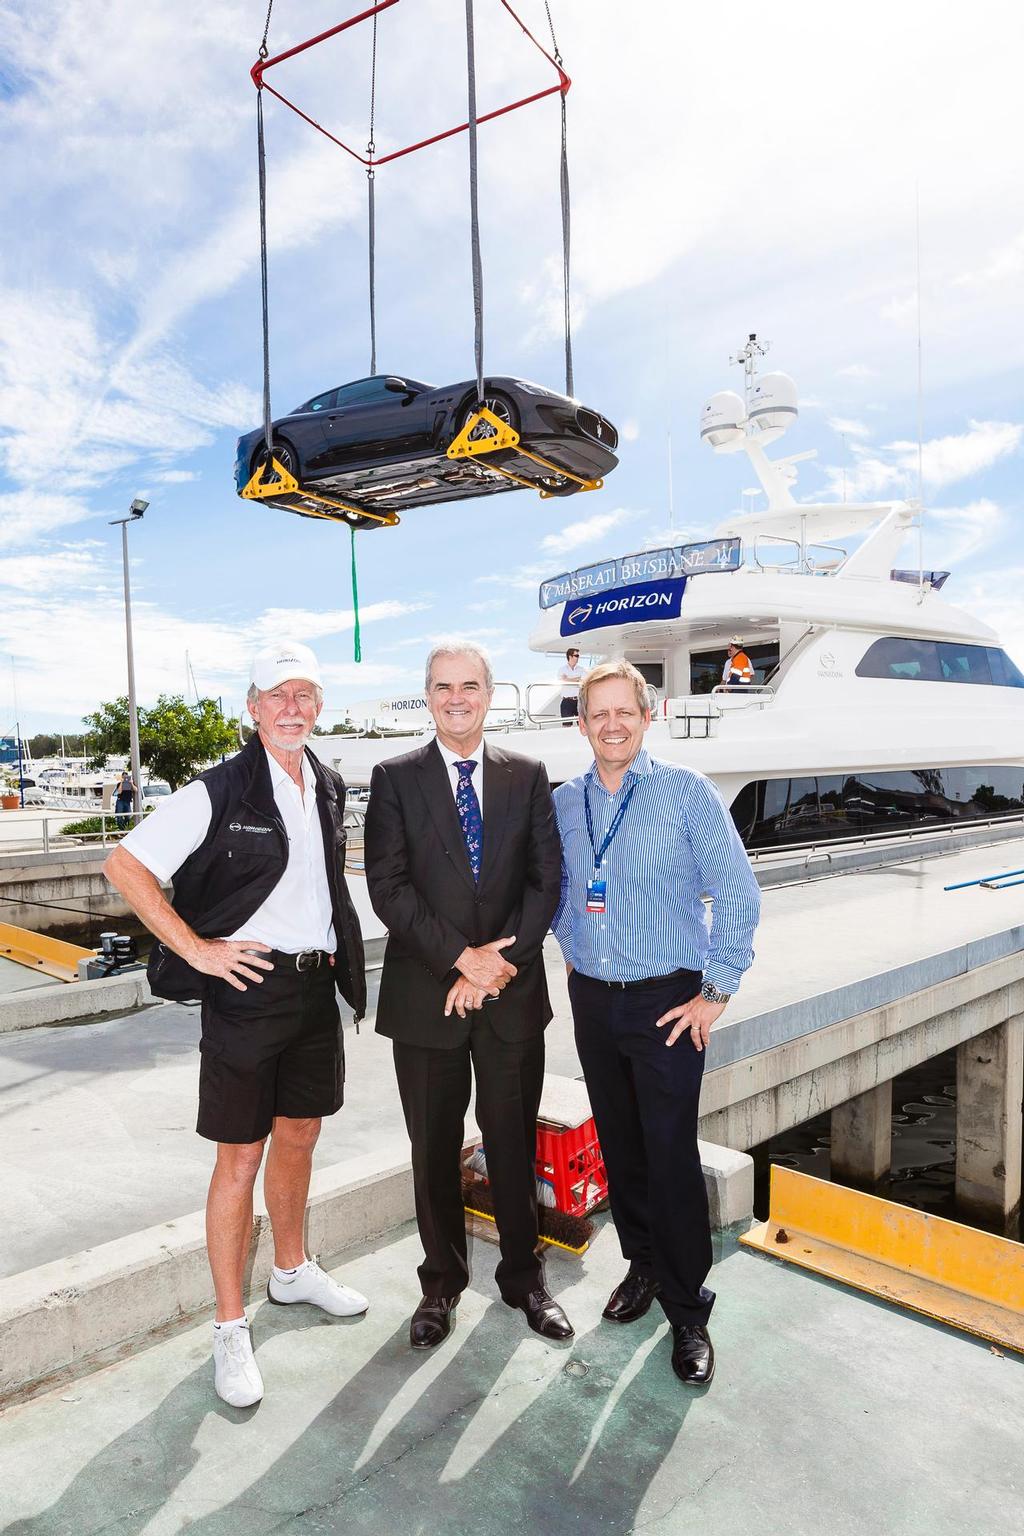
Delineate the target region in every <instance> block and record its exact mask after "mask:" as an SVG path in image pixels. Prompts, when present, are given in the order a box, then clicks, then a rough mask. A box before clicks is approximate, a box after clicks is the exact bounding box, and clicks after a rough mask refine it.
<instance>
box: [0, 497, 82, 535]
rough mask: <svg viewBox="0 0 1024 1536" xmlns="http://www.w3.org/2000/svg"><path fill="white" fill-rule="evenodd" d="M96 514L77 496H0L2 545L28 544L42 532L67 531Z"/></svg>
mask: <svg viewBox="0 0 1024 1536" xmlns="http://www.w3.org/2000/svg"><path fill="white" fill-rule="evenodd" d="M96 515H97V514H96V513H94V512H93V511H92V510H91V509H90V508H89V507H88V506H86V504H85V502H83V501H79V500H78V499H77V497H74V496H61V495H55V494H53V493H51V492H46V491H9V492H7V493H6V494H5V495H0V546H2V545H8V546H9V545H12V544H25V543H27V542H29V541H30V540H32V539H36V538H38V537H39V535H40V534H42V533H52V532H53V530H54V529H56V528H66V527H67V526H68V524H70V523H80V522H83V521H84V520H85V519H86V518H88V517H95V516H96Z"/></svg>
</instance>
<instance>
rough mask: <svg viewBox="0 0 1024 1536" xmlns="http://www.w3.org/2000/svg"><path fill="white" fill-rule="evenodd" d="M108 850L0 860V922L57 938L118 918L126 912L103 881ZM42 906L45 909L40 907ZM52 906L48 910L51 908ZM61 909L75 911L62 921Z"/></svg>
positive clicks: (23, 855)
mask: <svg viewBox="0 0 1024 1536" xmlns="http://www.w3.org/2000/svg"><path fill="white" fill-rule="evenodd" d="M109 852H110V849H109V848H62V849H61V850H60V851H59V852H56V851H54V852H51V853H48V854H45V853H20V854H16V855H6V856H5V857H3V858H0V920H2V921H3V922H5V923H15V924H17V926H18V927H19V928H35V929H43V928H45V929H46V931H47V932H48V933H51V934H53V935H54V936H55V937H58V938H59V937H60V935H61V934H62V933H67V932H74V931H81V929H82V928H83V926H84V925H85V924H86V923H87V922H88V918H87V917H84V916H83V915H82V909H84V910H85V911H87V912H91V913H92V914H93V915H94V916H95V917H97V918H122V917H126V916H128V915H129V909H128V907H127V906H126V904H125V902H124V901H123V900H122V898H121V897H120V896H119V895H118V894H117V892H116V891H114V890H112V888H111V887H110V886H109V885H108V884H107V882H106V880H105V879H104V877H103V874H102V869H103V861H104V860H105V859H106V857H107V854H108V853H109ZM40 903H45V904H46V905H40ZM51 903H52V905H50V904H51ZM62 908H78V909H79V910H78V911H68V912H66V913H64V914H63V915H62V910H61V909H62Z"/></svg>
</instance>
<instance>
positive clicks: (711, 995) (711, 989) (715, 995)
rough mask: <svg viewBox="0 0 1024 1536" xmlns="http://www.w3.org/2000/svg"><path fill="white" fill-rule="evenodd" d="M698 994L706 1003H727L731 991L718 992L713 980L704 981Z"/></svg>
mask: <svg viewBox="0 0 1024 1536" xmlns="http://www.w3.org/2000/svg"><path fill="white" fill-rule="evenodd" d="M700 995H701V997H702V998H703V999H704V1001H705V1002H706V1003H727V1002H728V1001H729V998H730V997H731V996H732V993H731V992H720V991H719V990H718V988H717V987H716V986H715V984H714V982H713V981H706V982H705V983H704V985H703V986H702V987H701V989H700Z"/></svg>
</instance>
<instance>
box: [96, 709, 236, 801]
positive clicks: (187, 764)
mask: <svg viewBox="0 0 1024 1536" xmlns="http://www.w3.org/2000/svg"><path fill="white" fill-rule="evenodd" d="M85 723H86V725H87V726H88V727H89V735H90V740H91V741H92V743H93V745H94V746H95V755H94V757H93V759H92V766H93V767H97V768H102V766H103V763H104V760H105V759H106V758H107V757H108V756H117V757H123V758H124V759H125V761H126V762H127V760H128V754H129V752H130V750H131V737H130V732H129V727H128V700H127V699H126V698H120V699H114V700H113V701H112V702H111V703H108V704H101V705H100V707H99V709H97V710H95V711H94V712H93V713H92V714H91V715H86V716H85ZM237 748H238V722H237V720H225V719H224V717H223V716H222V714H221V713H220V710H219V709H218V707H217V701H216V700H215V699H200V701H199V703H198V704H186V702H185V700H184V699H183V698H182V697H181V695H180V694H163V693H162V694H161V695H160V697H159V698H158V699H157V701H156V703H155V704H154V705H153V707H152V709H140V710H139V757H140V758H141V760H142V763H143V766H144V767H146V768H148V769H149V770H150V772H151V773H152V774H153V775H154V776H155V777H157V778H160V779H166V780H167V782H168V784H169V785H170V786H171V788H172V789H177V788H178V787H179V786H180V785H182V784H185V783H187V782H188V780H189V779H191V778H193V777H194V776H195V774H196V773H197V772H198V771H199V769H200V768H203V767H204V766H205V765H206V764H207V763H210V762H213V761H214V760H215V759H216V758H218V757H220V756H221V755H222V754H223V753H225V752H234V751H236V750H237Z"/></svg>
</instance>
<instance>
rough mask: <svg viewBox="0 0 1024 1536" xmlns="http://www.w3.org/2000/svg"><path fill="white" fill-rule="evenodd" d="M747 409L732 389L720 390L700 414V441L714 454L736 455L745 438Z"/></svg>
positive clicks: (706, 403)
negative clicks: (710, 448)
mask: <svg viewBox="0 0 1024 1536" xmlns="http://www.w3.org/2000/svg"><path fill="white" fill-rule="evenodd" d="M746 420H747V408H746V406H745V405H744V404H743V400H742V398H741V397H740V396H739V395H738V394H737V393H736V391H735V390H733V389H720V390H719V391H718V393H717V394H715V395H712V396H711V398H710V400H707V401H705V403H704V408H703V410H702V411H701V413H700V440H701V442H702V443H710V445H711V447H712V448H713V449H714V450H715V452H716V453H737V452H738V451H739V449H740V448H742V447H743V443H744V441H745V438H746V433H745V431H744V427H745V424H746Z"/></svg>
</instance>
